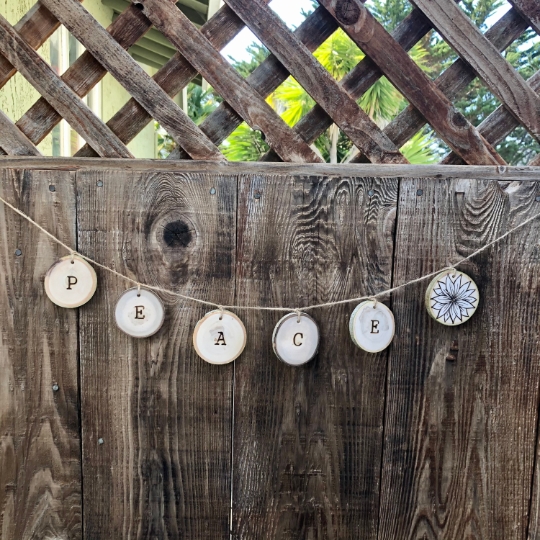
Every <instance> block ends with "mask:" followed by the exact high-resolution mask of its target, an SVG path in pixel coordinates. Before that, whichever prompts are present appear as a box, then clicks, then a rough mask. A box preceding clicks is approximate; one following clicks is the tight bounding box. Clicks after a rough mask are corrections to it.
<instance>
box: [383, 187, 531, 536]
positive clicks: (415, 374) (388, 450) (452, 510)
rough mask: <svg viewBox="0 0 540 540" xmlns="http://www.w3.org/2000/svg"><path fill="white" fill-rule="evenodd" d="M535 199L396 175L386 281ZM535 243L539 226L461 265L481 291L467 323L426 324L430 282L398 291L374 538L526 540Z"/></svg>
mask: <svg viewBox="0 0 540 540" xmlns="http://www.w3.org/2000/svg"><path fill="white" fill-rule="evenodd" d="M419 189H420V190H423V192H422V194H421V195H419V192H418V190H419ZM535 195H536V188H535V186H533V185H530V184H520V185H516V184H512V185H511V186H510V187H509V188H508V189H507V190H503V189H502V188H501V187H500V184H499V183H498V182H482V181H477V180H459V181H457V180H451V181H450V180H446V179H442V180H439V181H436V182H429V181H427V180H419V179H406V180H402V181H401V187H400V199H399V213H398V224H397V233H396V247H395V253H396V258H395V263H394V268H395V270H394V283H395V285H399V284H400V283H404V282H406V281H407V280H409V279H413V278H415V277H418V276H421V275H422V274H424V273H428V272H432V271H434V270H435V269H436V268H438V267H443V266H446V265H447V264H449V262H450V263H451V262H452V261H455V260H456V259H459V258H461V257H463V256H466V255H467V254H470V253H471V252H473V251H474V250H475V249H477V248H479V247H481V246H482V245H484V244H485V243H486V242H489V241H490V240H492V239H494V238H496V237H498V236H499V235H501V234H503V233H504V232H506V231H508V230H509V229H510V228H512V227H513V226H515V225H517V224H519V223H520V222H522V221H523V220H524V219H526V218H527V217H530V216H532V215H533V214H535V213H537V212H538V210H539V205H538V203H537V202H535ZM539 234H540V221H534V222H533V223H531V224H530V225H528V226H527V227H525V228H523V229H522V230H520V231H518V232H516V233H514V234H513V235H511V236H510V237H509V238H508V239H507V240H505V241H504V242H502V243H501V244H500V245H498V246H496V247H494V248H492V249H490V250H488V251H486V252H485V253H484V254H482V255H480V256H478V257H476V258H475V259H474V261H471V262H470V263H468V264H466V265H463V266H462V267H460V269H461V270H463V271H465V272H466V273H468V274H469V275H470V276H471V277H472V278H473V279H474V280H475V281H476V283H477V284H478V286H479V288H480V294H481V296H480V307H479V309H478V311H477V312H476V314H475V315H474V316H473V318H472V319H471V320H470V321H468V322H467V323H466V324H464V325H463V326H458V327H454V328H450V327H445V326H443V325H441V324H439V323H437V322H436V321H434V320H433V319H431V318H430V317H429V315H428V314H427V311H426V309H425V307H424V294H425V290H426V287H427V283H424V284H419V285H418V286H411V287H409V288H407V289H405V290H403V291H401V292H399V293H397V294H396V295H395V297H394V299H393V311H394V315H395V318H396V325H397V328H396V339H395V340H394V344H393V346H392V349H391V353H390V361H389V368H388V393H387V400H386V402H387V406H386V417H385V418H386V421H385V435H384V439H385V444H384V459H383V466H382V471H383V473H382V494H381V513H380V531H379V538H380V539H381V540H390V539H392V540H394V539H395V538H410V539H420V538H445V539H448V540H462V539H463V538H490V539H499V538H500V539H503V538H504V539H506V538H516V539H521V538H526V528H527V521H528V513H529V499H530V491H531V475H532V469H533V458H534V452H535V449H534V447H535V438H536V426H537V416H538V391H539V388H538V385H539V380H540V353H539V351H538V347H537V343H538V340H539V339H540V333H539V328H540V326H539V324H538V318H539V313H538V302H537V295H538V290H539V287H540V265H539V264H538V263H539V257H538V248H537V240H536V239H537V238H538V235H539Z"/></svg>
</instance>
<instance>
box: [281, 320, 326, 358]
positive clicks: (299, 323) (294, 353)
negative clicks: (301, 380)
mask: <svg viewBox="0 0 540 540" xmlns="http://www.w3.org/2000/svg"><path fill="white" fill-rule="evenodd" d="M272 345H273V347H274V352H275V353H276V356H277V357H278V358H279V359H280V360H281V361H282V362H285V363H286V364H289V365H291V366H301V365H302V364H305V363H307V362H309V361H310V360H311V359H312V358H313V357H314V356H315V355H316V354H317V350H318V349H319V327H318V326H317V323H316V322H315V321H314V320H313V319H312V318H311V317H310V316H309V315H307V314H306V313H300V314H297V313H289V314H288V315H285V317H283V318H282V319H280V321H279V322H278V323H277V325H276V327H275V328H274V335H273V336H272Z"/></svg>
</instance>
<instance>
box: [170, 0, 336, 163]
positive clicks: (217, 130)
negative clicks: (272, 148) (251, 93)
mask: <svg viewBox="0 0 540 540" xmlns="http://www.w3.org/2000/svg"><path fill="white" fill-rule="evenodd" d="M226 9H228V10H229V9H230V8H229V7H226ZM231 12H232V10H231ZM234 17H235V18H237V16H236V15H234ZM237 19H238V18H237ZM238 20H239V21H240V19H238ZM242 25H243V23H242ZM336 29H337V23H336V21H335V19H334V18H333V17H332V16H330V14H329V13H328V12H327V11H326V10H325V9H324V8H322V7H319V8H317V9H316V10H315V11H314V12H313V13H312V14H311V15H309V16H308V17H307V18H306V20H305V21H304V22H303V23H302V24H301V25H300V26H299V27H298V28H297V29H296V30H295V34H296V35H297V37H298V39H299V40H300V41H301V42H302V43H303V44H304V45H305V46H306V47H307V48H308V49H309V50H310V51H311V52H313V51H315V50H316V49H317V47H319V45H321V44H322V43H323V42H324V41H325V40H326V39H327V38H329V37H330V36H331V35H332V34H333V33H334V32H335V30H336ZM288 76H289V72H288V71H287V69H286V68H285V67H284V66H283V64H281V62H280V61H279V60H278V59H277V58H276V57H275V56H274V55H273V54H270V55H269V56H268V57H267V58H266V59H265V60H264V61H263V62H262V63H261V64H260V65H259V66H257V68H256V69H255V70H254V71H253V73H251V74H250V75H249V76H248V78H247V81H248V83H249V84H250V85H251V86H252V87H253V88H254V89H255V90H257V92H258V93H259V94H261V96H263V97H267V96H269V95H270V94H271V93H272V92H273V91H274V90H276V88H278V87H279V85H280V84H282V83H283V82H284V81H285V80H286V79H287V77H288ZM324 114H325V116H327V115H326V113H324ZM328 118H329V117H328ZM242 122H243V119H242V117H241V116H240V115H238V114H237V113H236V111H235V110H234V109H233V108H232V107H231V106H230V105H229V104H228V103H227V102H223V103H221V104H220V105H219V107H218V108H217V109H216V110H215V111H213V112H212V113H211V114H210V115H209V116H208V118H206V119H205V120H204V122H203V123H202V124H201V129H202V130H203V131H204V133H206V134H207V135H208V137H209V138H210V140H212V141H213V142H214V143H215V144H221V143H222V142H223V141H224V140H225V139H226V138H227V137H228V136H229V135H230V134H231V133H232V132H233V131H234V130H235V129H236V128H237V127H238V126H239V125H240V124H241V123H242ZM331 123H332V121H331V120H330V123H329V125H330V124H331ZM297 126H298V124H297V125H296V126H295V130H296V131H297V132H298V133H299V135H300V136H301V137H302V138H303V139H304V140H305V141H306V142H308V143H311V142H313V141H312V140H308V138H307V137H305V135H304V133H302V132H301V131H299V130H298V129H297ZM273 155H274V156H275V160H279V159H280V158H279V156H278V155H277V154H276V153H275V152H273ZM185 157H186V156H185V154H184V153H183V152H182V150H181V149H179V148H176V149H174V150H173V151H172V152H171V154H170V156H169V159H181V158H185Z"/></svg>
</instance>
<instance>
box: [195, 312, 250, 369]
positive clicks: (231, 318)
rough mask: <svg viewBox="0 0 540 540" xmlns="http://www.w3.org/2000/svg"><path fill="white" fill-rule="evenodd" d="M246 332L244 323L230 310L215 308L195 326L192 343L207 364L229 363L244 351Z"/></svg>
mask: <svg viewBox="0 0 540 540" xmlns="http://www.w3.org/2000/svg"><path fill="white" fill-rule="evenodd" d="M246 342H247V332H246V327H245V326H244V323H243V322H242V321H241V320H240V319H239V318H238V317H237V316H236V315H235V314H234V313H231V312H230V311H226V310H220V309H216V310H214V311H210V312H209V313H207V314H206V315H205V316H204V317H203V318H202V319H201V320H200V321H199V322H198V323H197V326H195V331H194V332H193V345H194V347H195V350H196V351H197V354H198V355H199V356H200V357H201V358H202V359H203V360H205V361H206V362H208V363H209V364H218V365H221V364H229V363H230V362H232V361H234V360H236V359H237V358H238V357H239V356H240V355H241V354H242V352H243V351H244V349H245V347H246Z"/></svg>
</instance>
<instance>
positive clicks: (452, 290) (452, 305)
mask: <svg viewBox="0 0 540 540" xmlns="http://www.w3.org/2000/svg"><path fill="white" fill-rule="evenodd" d="M477 304H478V290H477V289H476V287H475V286H474V284H473V282H472V280H471V279H470V278H468V277H467V276H466V275H465V274H462V273H456V274H455V275H453V274H451V273H449V274H446V275H445V276H444V277H442V278H439V279H438V280H437V285H436V286H435V287H434V289H433V292H432V294H431V307H432V309H433V310H434V311H435V312H436V319H442V321H443V322H444V323H445V324H459V323H461V322H464V320H463V319H468V318H469V317H470V316H471V315H472V314H473V313H474V311H475V309H476V306H477Z"/></svg>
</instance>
